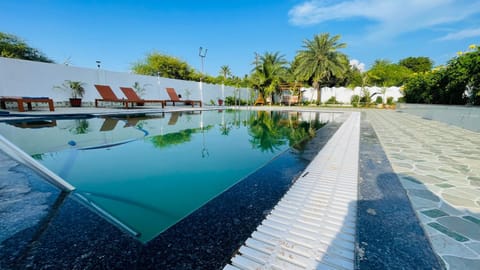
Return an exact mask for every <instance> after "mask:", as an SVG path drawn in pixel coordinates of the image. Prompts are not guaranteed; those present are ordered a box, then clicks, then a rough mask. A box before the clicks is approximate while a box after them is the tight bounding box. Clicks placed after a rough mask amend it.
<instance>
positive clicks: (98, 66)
mask: <svg viewBox="0 0 480 270" xmlns="http://www.w3.org/2000/svg"><path fill="white" fill-rule="evenodd" d="M95 62H96V63H97V68H98V69H100V64H101V63H102V62H101V61H100V60H97V61H95Z"/></svg>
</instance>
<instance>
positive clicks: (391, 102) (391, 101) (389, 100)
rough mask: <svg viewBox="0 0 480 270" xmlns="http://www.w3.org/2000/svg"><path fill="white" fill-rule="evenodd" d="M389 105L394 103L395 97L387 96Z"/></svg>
mask: <svg viewBox="0 0 480 270" xmlns="http://www.w3.org/2000/svg"><path fill="white" fill-rule="evenodd" d="M387 105H393V97H387Z"/></svg>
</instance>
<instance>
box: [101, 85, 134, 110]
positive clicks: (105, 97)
mask: <svg viewBox="0 0 480 270" xmlns="http://www.w3.org/2000/svg"><path fill="white" fill-rule="evenodd" d="M95 88H96V89H97V91H98V93H99V94H100V96H102V98H99V99H95V107H98V102H99V101H102V102H111V103H122V104H123V105H124V106H125V108H127V109H128V103H129V102H130V103H131V104H132V107H133V103H134V102H135V101H134V100H128V99H119V98H118V97H117V96H116V95H115V93H114V92H113V90H112V88H111V87H110V86H108V85H99V84H95Z"/></svg>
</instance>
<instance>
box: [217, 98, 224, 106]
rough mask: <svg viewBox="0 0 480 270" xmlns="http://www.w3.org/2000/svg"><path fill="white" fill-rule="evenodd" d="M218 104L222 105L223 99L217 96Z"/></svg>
mask: <svg viewBox="0 0 480 270" xmlns="http://www.w3.org/2000/svg"><path fill="white" fill-rule="evenodd" d="M218 106H223V99H221V98H218Z"/></svg>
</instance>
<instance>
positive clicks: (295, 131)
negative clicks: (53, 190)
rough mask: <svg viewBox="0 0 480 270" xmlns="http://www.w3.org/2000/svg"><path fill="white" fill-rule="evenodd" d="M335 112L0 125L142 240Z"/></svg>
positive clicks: (126, 117)
mask: <svg viewBox="0 0 480 270" xmlns="http://www.w3.org/2000/svg"><path fill="white" fill-rule="evenodd" d="M335 116H336V115H335V114H332V113H313V112H303V113H299V112H295V113H293V112H264V111H225V110H224V111H203V112H199V111H198V112H190V113H187V112H183V113H174V114H170V113H165V114H147V115H117V116H111V117H104V118H90V119H71V120H54V122H55V123H54V124H50V125H49V126H45V127H38V122H37V123H36V126H35V127H34V128H29V127H28V122H27V123H24V124H23V125H21V127H19V125H18V124H17V125H12V123H10V124H9V123H2V124H1V125H0V131H1V132H2V135H3V134H5V135H4V136H6V137H7V139H9V140H11V141H12V142H13V143H15V144H16V145H18V146H19V147H20V148H22V149H24V150H25V151H26V152H27V153H29V154H30V155H32V156H33V157H34V158H36V159H37V160H38V161H39V162H41V163H42V164H43V165H45V166H46V167H47V168H49V169H50V170H52V171H53V172H55V173H57V174H58V175H60V176H61V177H62V178H64V179H65V180H67V181H68V182H69V183H71V184H72V185H73V186H75V187H76V191H75V192H76V194H78V195H80V196H81V197H82V198H84V199H86V201H88V203H89V204H91V205H94V206H95V207H96V208H97V209H101V210H102V211H104V212H106V213H108V214H109V215H111V216H113V217H114V218H115V219H117V220H118V221H119V222H120V223H122V224H124V225H125V226H126V227H128V228H130V229H131V230H133V231H135V232H137V234H138V235H137V237H138V239H139V240H140V241H142V242H148V241H149V240H151V239H153V238H154V237H155V236H157V235H158V234H160V233H161V232H162V231H164V230H166V229H167V228H169V227H170V226H172V225H174V224H175V223H177V222H178V221H179V220H181V219H182V218H184V217H186V216H187V215H188V214H190V213H192V212H193V211H195V210H196V209H198V208H199V207H201V206H202V205H204V204H205V203H207V202H208V201H210V200H211V199H213V198H215V197H216V196H218V195H219V194H221V193H222V192H224V191H225V190H226V189H228V188H229V187H231V186H232V185H234V184H235V183H237V182H238V181H240V180H241V179H243V178H245V177H246V176H248V175H249V174H251V173H252V172H254V171H256V170H257V169H259V168H261V167H262V166H264V165H265V164H266V163H268V162H269V161H270V160H271V159H272V158H274V157H275V156H277V155H278V154H280V153H282V152H283V151H285V150H286V149H288V148H289V147H292V146H295V145H297V144H298V143H299V142H301V141H303V140H305V139H307V138H310V137H312V136H313V135H314V134H315V129H317V128H319V127H321V126H322V125H323V124H324V123H326V122H327V121H328V120H331V119H333V118H334V117H335ZM47 122H48V123H51V122H52V120H48V121H47ZM23 133H27V135H25V134H23ZM18 134H22V135H18ZM28 138H30V139H28ZM32 138H37V140H36V141H37V143H42V142H44V144H45V146H43V147H41V146H38V145H32V144H31V140H32ZM41 138H42V139H41Z"/></svg>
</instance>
